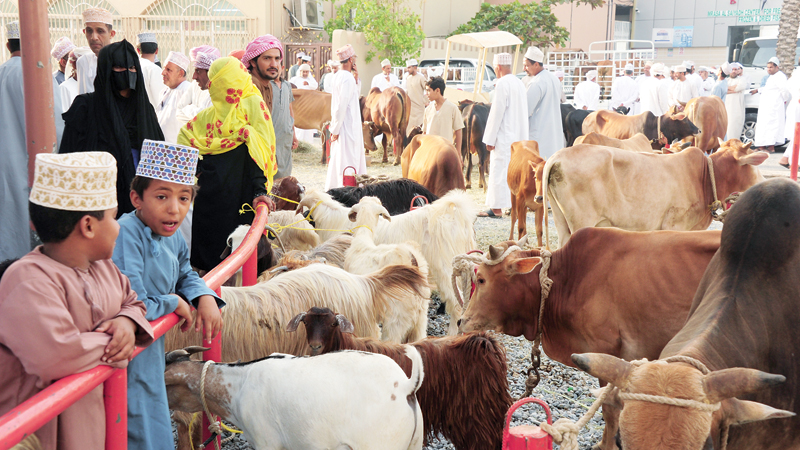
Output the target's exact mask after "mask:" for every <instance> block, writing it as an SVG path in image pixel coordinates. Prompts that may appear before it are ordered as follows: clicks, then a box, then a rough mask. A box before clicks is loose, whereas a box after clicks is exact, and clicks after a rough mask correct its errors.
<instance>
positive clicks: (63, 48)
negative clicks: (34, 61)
mask: <svg viewBox="0 0 800 450" xmlns="http://www.w3.org/2000/svg"><path fill="white" fill-rule="evenodd" d="M74 48H75V44H73V43H72V41H70V40H69V38H68V37H66V36H62V37H60V38H58V40H57V41H56V44H55V45H54V46H53V49H52V50H50V56H52V57H53V59H55V60H56V61H57V62H58V63H57V64H58V69H56V70H55V71H54V72H53V78H54V79H55V80H56V84H59V85H60V84H61V83H63V82H64V81H66V80H67V75H66V73H65V72H66V70H67V64H68V63H69V52H71V51H72V49H74Z"/></svg>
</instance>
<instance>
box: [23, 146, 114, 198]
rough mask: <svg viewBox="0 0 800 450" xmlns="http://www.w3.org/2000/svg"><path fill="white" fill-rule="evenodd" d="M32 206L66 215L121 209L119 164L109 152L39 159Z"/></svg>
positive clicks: (49, 156)
mask: <svg viewBox="0 0 800 450" xmlns="http://www.w3.org/2000/svg"><path fill="white" fill-rule="evenodd" d="M29 200H30V202H31V203H34V204H36V205H39V206H44V207H47V208H53V209H60V210H64V211H105V210H106V209H111V208H114V207H115V206H117V160H116V159H114V157H113V156H111V154H110V153H107V152H82V153H81V152H79V153H67V154H57V153H40V154H38V155H36V163H35V169H34V175H33V187H32V188H31V194H30V197H29Z"/></svg>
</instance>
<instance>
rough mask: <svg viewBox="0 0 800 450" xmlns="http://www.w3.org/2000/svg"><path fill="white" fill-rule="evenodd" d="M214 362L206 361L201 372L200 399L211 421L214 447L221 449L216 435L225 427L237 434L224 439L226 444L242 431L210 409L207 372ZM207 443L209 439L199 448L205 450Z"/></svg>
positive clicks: (209, 427) (209, 426)
mask: <svg viewBox="0 0 800 450" xmlns="http://www.w3.org/2000/svg"><path fill="white" fill-rule="evenodd" d="M212 364H214V361H206V362H205V363H204V364H203V370H202V371H201V372H200V401H201V402H202V403H203V410H204V411H205V413H206V417H208V422H209V424H208V431H210V432H211V438H210V439H212V440H214V447H216V449H217V450H220V444H219V442H217V440H216V439H215V437H216V436H218V435H219V436H222V429H223V428H224V429H226V430H228V431H230V432H232V433H235V434H231V435H230V436H228V437H226V438H225V439H223V440H222V444H225V443H226V442H228V441H230V440H231V439H233V438H234V437H236V434H238V433H241V431H239V430H234V429H231V428H229V427H227V426H226V425H225V424H223V423H222V421H221V420H219V419H218V418H217V417H216V416H215V415H214V414H212V413H211V410H210V409H208V403H206V373H207V372H208V368H209V367H211V365H212ZM215 419H216V420H215ZM207 445H208V441H206V442H204V443H202V444H200V445H199V446H198V447H197V448H199V449H200V450H203V449H204V448H206V446H207Z"/></svg>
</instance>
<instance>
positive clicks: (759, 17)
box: [708, 8, 781, 23]
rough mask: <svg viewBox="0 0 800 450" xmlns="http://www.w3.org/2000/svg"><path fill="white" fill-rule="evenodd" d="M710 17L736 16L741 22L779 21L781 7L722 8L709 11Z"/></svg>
mask: <svg viewBox="0 0 800 450" xmlns="http://www.w3.org/2000/svg"><path fill="white" fill-rule="evenodd" d="M708 17H736V18H738V19H739V23H756V22H779V21H780V20H781V8H764V9H721V10H717V11H709V12H708Z"/></svg>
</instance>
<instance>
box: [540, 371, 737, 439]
mask: <svg viewBox="0 0 800 450" xmlns="http://www.w3.org/2000/svg"><path fill="white" fill-rule="evenodd" d="M647 362H653V363H659V364H669V363H685V364H689V365H691V366H692V367H694V368H695V369H697V370H699V371H700V372H701V373H703V374H704V375H706V374H708V373H709V372H710V371H709V370H708V367H706V365H705V364H703V363H702V362H700V361H698V360H696V359H694V358H691V357H689V356H681V355H677V356H670V357H669V358H666V359H663V360H656V361H648V360H647V359H640V360H636V361H631V364H632V365H633V366H635V367H639V366H641V365H643V364H645V363H647ZM614 389H617V390H619V388H617V387H616V386H614V385H612V384H608V385H606V387H604V388H603V389H602V390H601V391H600V394H599V395H598V396H597V399H596V400H595V401H594V403H592V406H591V407H590V408H589V410H588V411H586V413H585V414H584V415H583V416H581V418H580V419H579V420H578V421H577V422H573V421H571V420H569V419H567V418H561V419H558V420H556V421H555V422H553V424H552V425H550V424H548V423H547V422H544V423H542V424H541V425H539V428H541V429H542V431H544V432H545V433H547V434H549V435H550V436H552V438H553V443H555V444H558V445H560V446H561V449H562V450H579V448H580V447H579V446H578V433H579V432H580V430H581V429H582V428H583V427H584V426H586V424H587V423H589V420H591V418H592V417H593V416H594V415H595V413H597V410H598V409H599V408H600V405H602V404H603V402H604V401H605V399H606V397H607V396H608V394H609V393H611V392H612V391H613V390H614ZM617 396H618V397H619V398H620V399H621V400H633V401H643V402H650V403H656V404H659V405H669V406H678V407H681V408H691V409H696V410H699V411H706V412H714V411H716V410H718V409H719V408H720V403H713V404H709V403H704V402H700V401H697V400H689V399H682V398H674V397H666V396H663V395H648V394H639V393H631V392H621V391H620V392H618V393H617ZM721 440H722V450H725V448H726V446H727V442H728V426H727V425H726V426H725V427H724V428H723V430H722V435H721Z"/></svg>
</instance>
